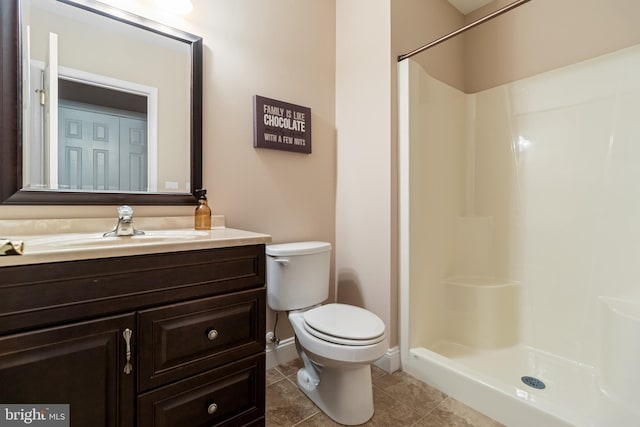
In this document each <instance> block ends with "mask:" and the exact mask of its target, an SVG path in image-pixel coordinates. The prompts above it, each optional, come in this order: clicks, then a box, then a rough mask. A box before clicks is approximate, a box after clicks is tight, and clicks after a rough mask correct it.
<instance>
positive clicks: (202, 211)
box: [195, 188, 211, 230]
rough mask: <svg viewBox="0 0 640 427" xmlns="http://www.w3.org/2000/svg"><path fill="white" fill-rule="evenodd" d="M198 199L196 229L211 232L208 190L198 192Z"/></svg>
mask: <svg viewBox="0 0 640 427" xmlns="http://www.w3.org/2000/svg"><path fill="white" fill-rule="evenodd" d="M196 196H197V197H198V207H197V208H196V213H195V229H196V230H211V208H210V207H209V204H208V203H207V190H205V189H204V188H201V189H199V190H196Z"/></svg>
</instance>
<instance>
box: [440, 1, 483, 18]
mask: <svg viewBox="0 0 640 427" xmlns="http://www.w3.org/2000/svg"><path fill="white" fill-rule="evenodd" d="M492 1H493V0H449V3H451V4H452V5H453V6H454V7H455V8H456V9H458V10H459V11H460V12H461V13H462V14H463V15H466V14H467V13H469V12H473V11H474V10H476V9H478V8H481V7H482V6H484V5H486V4H489V3H491V2H492Z"/></svg>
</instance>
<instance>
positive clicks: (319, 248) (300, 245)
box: [265, 242, 331, 256]
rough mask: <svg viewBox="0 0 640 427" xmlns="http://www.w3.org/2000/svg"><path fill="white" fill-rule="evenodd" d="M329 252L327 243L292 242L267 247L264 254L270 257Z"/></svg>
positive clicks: (329, 245) (329, 247) (329, 244)
mask: <svg viewBox="0 0 640 427" xmlns="http://www.w3.org/2000/svg"><path fill="white" fill-rule="evenodd" d="M330 250H331V243H327V242H293V243H280V244H277V245H267V247H266V248H265V252H266V254H267V255H271V256H292V255H311V254H317V253H321V252H328V251H330Z"/></svg>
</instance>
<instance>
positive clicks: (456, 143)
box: [410, 47, 640, 366]
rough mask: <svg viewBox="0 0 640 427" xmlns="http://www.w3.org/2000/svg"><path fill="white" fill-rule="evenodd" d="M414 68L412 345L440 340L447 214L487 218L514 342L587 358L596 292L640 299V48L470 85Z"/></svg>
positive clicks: (447, 263)
mask: <svg viewBox="0 0 640 427" xmlns="http://www.w3.org/2000/svg"><path fill="white" fill-rule="evenodd" d="M411 70H412V75H413V77H416V76H419V77H417V78H415V79H414V80H413V81H414V82H415V81H419V84H418V85H419V88H418V87H415V86H414V89H413V92H414V93H413V94H412V99H413V101H412V105H411V133H412V135H411V149H410V150H411V160H410V168H411V172H410V173H411V176H410V182H411V183H410V186H411V190H410V198H411V223H410V227H411V233H410V234H411V249H410V250H411V278H410V281H411V298H410V301H411V308H410V315H411V319H410V324H411V325H412V326H411V328H410V330H411V346H414V345H424V346H428V345H429V344H432V343H435V342H437V341H438V340H441V339H447V337H446V332H445V328H444V327H443V323H444V320H443V319H444V317H443V309H442V304H443V301H444V295H443V288H442V286H443V283H444V282H445V280H446V279H447V278H448V277H453V276H458V275H459V274H458V273H459V272H458V271H456V268H457V267H456V266H459V265H465V264H464V262H462V263H461V262H460V260H456V253H457V252H458V253H459V252H460V251H459V250H457V249H456V247H455V241H456V238H457V237H456V236H457V235H458V231H459V230H457V225H456V224H457V223H458V220H459V218H460V217H471V218H490V221H491V229H492V235H491V236H490V237H489V238H488V239H490V244H488V245H487V246H486V247H487V248H490V250H491V254H488V255H487V259H488V260H489V261H488V262H490V264H491V267H490V268H489V269H487V270H486V271H484V272H483V273H482V275H483V276H488V277H491V278H493V279H494V280H496V282H505V283H506V282H509V283H520V285H521V295H520V298H518V299H517V300H518V301H520V302H519V303H518V304H520V305H519V307H518V313H519V316H520V319H519V324H520V325H521V330H520V331H519V336H520V340H521V343H523V344H526V345H529V346H533V347H535V348H538V349H540V350H542V351H545V352H549V353H552V354H555V355H557V356H560V357H562V358H566V359H569V360H573V361H575V362H579V363H586V364H588V365H593V366H595V365H596V362H597V360H596V355H597V354H598V349H597V343H596V340H595V339H594V335H595V331H596V330H597V327H598V325H597V317H598V316H597V308H598V306H597V301H598V297H599V296H606V297H615V298H622V299H624V300H628V301H633V302H636V303H637V302H639V301H640V288H639V287H638V286H637V281H638V277H640V263H638V262H637V259H638V255H640V184H639V183H640V167H638V165H640V120H638V117H640V79H638V76H640V48H639V47H631V48H627V49H623V50H621V51H617V52H614V53H611V54H608V55H605V56H601V57H598V58H595V59H592V60H589V61H585V62H581V63H578V64H575V65H571V66H568V67H564V68H560V69H557V70H553V71H549V72H546V73H544V74H540V75H538V76H534V77H530V78H527V79H524V80H520V81H518V82H515V83H511V84H507V85H503V86H499V87H495V88H492V89H488V90H485V91H482V92H479V93H476V94H472V95H465V94H463V93H462V92H460V91H458V90H456V89H454V88H451V87H449V86H447V85H444V84H442V83H440V82H438V81H436V80H435V79H432V78H431V77H429V76H428V75H427V74H426V73H425V72H424V71H423V70H422V69H421V68H420V67H419V66H418V65H416V64H412V65H411ZM480 222H482V221H480ZM460 244H464V242H463V243H458V245H460ZM474 245H476V244H475V243H474ZM476 246H478V247H481V246H482V245H476ZM417 325H419V326H417Z"/></svg>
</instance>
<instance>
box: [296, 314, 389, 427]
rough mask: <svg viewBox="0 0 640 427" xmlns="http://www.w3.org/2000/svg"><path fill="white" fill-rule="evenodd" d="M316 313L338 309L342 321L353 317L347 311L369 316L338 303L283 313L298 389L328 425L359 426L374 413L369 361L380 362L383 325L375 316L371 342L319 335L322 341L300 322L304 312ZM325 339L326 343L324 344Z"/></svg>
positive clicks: (383, 346)
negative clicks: (291, 336) (298, 362)
mask: <svg viewBox="0 0 640 427" xmlns="http://www.w3.org/2000/svg"><path fill="white" fill-rule="evenodd" d="M319 309H329V310H332V309H339V310H340V311H341V313H342V317H341V318H342V319H345V318H348V317H349V314H353V313H351V310H354V312H356V313H358V314H363V312H364V313H366V314H367V315H370V316H375V315H374V314H373V313H370V312H368V311H366V310H363V309H361V308H358V307H354V306H348V305H344V304H328V305H326V306H319V307H316V308H314V309H311V310H310V311H306V312H305V311H296V312H290V313H289V321H290V322H291V326H292V327H293V330H294V332H295V338H296V348H297V350H298V354H299V355H300V358H301V359H302V361H303V363H304V367H303V368H301V369H300V370H299V371H298V376H297V382H298V386H299V387H300V389H301V390H302V391H303V392H304V393H305V394H306V395H307V396H308V397H309V398H310V399H311V400H312V401H313V402H314V403H315V404H316V405H317V406H318V407H319V408H320V409H322V411H323V412H324V413H325V414H327V415H328V416H329V417H330V418H332V419H333V420H334V421H336V422H338V423H340V424H344V425H357V424H362V423H365V422H367V420H369V419H370V418H371V417H372V416H373V413H374V407H373V392H372V390H373V389H372V383H371V363H372V362H374V361H376V360H378V359H379V358H381V357H382V356H383V355H384V353H385V351H386V350H387V348H388V342H387V337H386V334H385V332H384V323H382V320H380V319H379V318H378V317H377V316H375V319H377V322H374V323H375V326H380V327H379V333H378V334H377V336H376V337H375V338H367V339H354V338H353V335H354V334H352V335H349V334H346V333H345V334H341V335H342V336H330V335H328V334H326V333H323V332H320V334H323V336H324V338H325V339H323V338H320V337H318V336H317V335H318V331H315V330H314V328H313V326H311V325H309V324H308V323H307V321H306V320H305V318H308V317H309V316H306V315H307V314H314V310H319ZM367 317H368V316H367ZM378 322H379V323H378ZM352 329H353V328H352ZM344 335H347V336H344ZM327 337H329V339H331V341H327V340H326V338H327ZM335 341H341V342H340V343H337V342H335Z"/></svg>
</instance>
